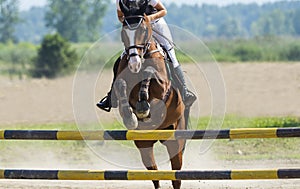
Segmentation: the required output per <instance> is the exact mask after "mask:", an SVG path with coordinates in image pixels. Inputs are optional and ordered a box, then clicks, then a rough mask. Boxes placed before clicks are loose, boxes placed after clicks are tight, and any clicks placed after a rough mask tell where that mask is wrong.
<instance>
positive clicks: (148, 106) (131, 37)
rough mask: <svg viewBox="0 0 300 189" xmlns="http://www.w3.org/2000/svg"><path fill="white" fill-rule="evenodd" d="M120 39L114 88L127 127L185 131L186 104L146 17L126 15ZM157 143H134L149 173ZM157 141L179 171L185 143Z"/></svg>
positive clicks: (176, 186) (175, 184)
mask: <svg viewBox="0 0 300 189" xmlns="http://www.w3.org/2000/svg"><path fill="white" fill-rule="evenodd" d="M122 6H124V5H121V8H123V9H124V7H122ZM124 11H126V10H124ZM125 15H126V14H125ZM121 39H122V42H123V44H124V47H125V52H124V53H123V55H122V56H121V59H120V61H119V65H118V68H117V73H116V80H115V82H114V86H113V89H114V93H115V95H116V98H117V101H118V103H119V104H118V105H119V113H120V115H121V117H122V120H123V123H124V125H125V126H126V128H127V129H128V130H134V129H135V130H186V129H187V125H186V123H187V118H188V116H185V105H184V103H183V100H182V97H181V95H180V92H179V90H178V89H177V88H175V87H173V85H172V81H171V79H170V76H169V75H170V74H169V72H168V70H169V69H168V64H166V62H165V55H164V53H163V52H162V51H161V48H160V46H159V44H158V43H157V42H156V41H155V39H154V38H153V37H152V28H151V23H150V20H149V19H148V17H147V16H145V15H131V16H126V17H125V19H124V22H123V27H122V30H121ZM156 142H157V140H147V141H138V140H135V141H134V144H135V146H136V147H137V149H138V150H139V152H140V155H141V159H142V162H143V164H144V166H145V167H146V168H147V169H148V170H157V165H156V162H155V159H154V153H153V147H154V144H155V143H156ZM160 142H161V143H162V144H163V145H164V146H166V148H167V151H168V154H169V158H170V161H171V167H172V170H180V169H181V168H182V161H183V151H184V148H185V143H186V140H185V139H178V140H161V141H160ZM152 182H153V184H154V187H155V189H158V188H160V184H159V181H158V180H153V181H152ZM172 185H173V188H174V189H179V188H180V187H181V180H173V181H172Z"/></svg>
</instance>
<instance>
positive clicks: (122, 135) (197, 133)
mask: <svg viewBox="0 0 300 189" xmlns="http://www.w3.org/2000/svg"><path fill="white" fill-rule="evenodd" d="M287 137H300V128H243V129H224V130H182V131H173V130H152V131H146V130H112V131H101V130H100V131H99V130H96V131H58V130H0V140H177V139H193V140H197V139H198V140H200V139H248V138H287Z"/></svg>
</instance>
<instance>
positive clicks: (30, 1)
mask: <svg viewBox="0 0 300 189" xmlns="http://www.w3.org/2000/svg"><path fill="white" fill-rule="evenodd" d="M112 1H115V0H112ZM275 1H280V0H162V2H163V3H165V4H168V3H172V2H175V3H177V4H182V3H186V4H199V5H201V4H203V3H206V4H216V5H228V4H233V3H257V4H263V3H267V2H275ZM46 2H47V0H20V8H21V10H28V9H30V7H32V6H43V5H45V4H46Z"/></svg>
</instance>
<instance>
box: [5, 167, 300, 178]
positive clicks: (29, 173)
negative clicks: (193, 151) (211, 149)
mask: <svg viewBox="0 0 300 189" xmlns="http://www.w3.org/2000/svg"><path fill="white" fill-rule="evenodd" d="M299 178H300V169H277V170H225V171H222V170H220V171H215V170H212V171H183V170H181V171H157V170H155V171H153V170H151V171H149V170H145V171H140V170H126V171H106V170H99V171H96V170H95V171H88V170H72V171H71V170H0V179H39V180H243V179H299Z"/></svg>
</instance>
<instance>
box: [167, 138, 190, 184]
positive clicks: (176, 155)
mask: <svg viewBox="0 0 300 189" xmlns="http://www.w3.org/2000/svg"><path fill="white" fill-rule="evenodd" d="M163 144H164V145H165V146H166V147H167V150H168V153H169V157H170V161H171V166H172V170H180V169H181V167H182V154H183V152H182V150H183V148H184V144H185V141H184V140H182V139H180V140H173V141H171V140H170V141H164V142H163ZM172 185H173V188H174V189H180V187H181V180H173V181H172Z"/></svg>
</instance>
